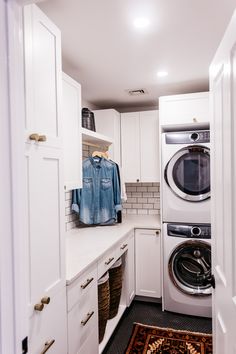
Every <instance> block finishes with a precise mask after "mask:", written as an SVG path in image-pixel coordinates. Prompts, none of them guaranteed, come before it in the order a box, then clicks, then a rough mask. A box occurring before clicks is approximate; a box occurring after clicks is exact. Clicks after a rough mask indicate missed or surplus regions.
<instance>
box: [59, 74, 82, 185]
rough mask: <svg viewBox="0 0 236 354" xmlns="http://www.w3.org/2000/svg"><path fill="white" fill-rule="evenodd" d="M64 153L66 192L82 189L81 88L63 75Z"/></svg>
mask: <svg viewBox="0 0 236 354" xmlns="http://www.w3.org/2000/svg"><path fill="white" fill-rule="evenodd" d="M62 88H63V90H62V98H63V105H62V107H63V114H62V118H63V153H64V156H63V157H64V186H65V190H71V189H77V188H81V187H82V144H81V140H82V138H81V86H80V84H78V83H77V82H75V81H74V80H72V79H71V78H70V77H69V76H68V75H65V74H63V87H62Z"/></svg>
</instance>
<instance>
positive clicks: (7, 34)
mask: <svg viewBox="0 0 236 354" xmlns="http://www.w3.org/2000/svg"><path fill="white" fill-rule="evenodd" d="M20 3H23V2H20V1H17V0H8V1H6V0H5V1H4V0H0V26H1V30H0V55H1V61H0V77H1V80H0V94H1V106H0V110H1V111H0V115H1V120H0V122H1V128H0V129H1V130H0V131H1V134H2V136H1V142H0V144H1V147H0V154H1V174H0V188H1V192H0V195H1V198H0V215H1V226H2V227H1V232H0V237H1V247H0V255H1V257H0V269H1V278H0V282H1V284H0V285H1V286H0V314H1V315H0V353H1V354H6V353H11V354H18V353H19V354H20V353H22V350H21V340H22V339H23V338H24V337H25V336H27V333H28V328H27V326H28V324H27V296H26V295H27V293H26V291H27V278H26V274H27V265H26V260H27V258H26V257H27V252H26V251H27V250H26V247H25V237H26V234H25V221H26V216H25V215H24V210H22V207H21V206H22V205H24V202H23V199H24V198H25V197H24V196H25V195H26V193H24V188H25V179H24V172H23V171H24V168H23V164H24V145H23V144H24V140H23V133H24V119H25V114H24V67H23V32H22V7H21V5H20Z"/></svg>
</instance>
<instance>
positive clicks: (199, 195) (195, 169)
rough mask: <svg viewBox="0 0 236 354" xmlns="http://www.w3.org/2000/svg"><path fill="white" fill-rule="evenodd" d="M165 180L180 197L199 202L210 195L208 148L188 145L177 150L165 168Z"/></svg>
mask: <svg viewBox="0 0 236 354" xmlns="http://www.w3.org/2000/svg"><path fill="white" fill-rule="evenodd" d="M165 180H166V182H167V184H168V185H169V186H170V188H171V189H172V191H173V192H174V193H175V194H176V195H177V196H178V197H180V198H182V199H184V200H187V201H191V202H200V201H202V200H205V199H207V198H209V197H210V149H208V148H207V147H204V146H199V145H195V146H188V147H185V148H183V149H181V150H179V151H178V152H177V153H176V154H175V155H174V156H173V157H172V158H171V160H170V161H169V162H168V164H167V166H166V168H165Z"/></svg>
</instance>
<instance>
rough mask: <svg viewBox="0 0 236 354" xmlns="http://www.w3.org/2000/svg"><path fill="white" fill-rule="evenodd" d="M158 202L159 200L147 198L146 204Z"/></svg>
mask: <svg viewBox="0 0 236 354" xmlns="http://www.w3.org/2000/svg"><path fill="white" fill-rule="evenodd" d="M158 202H160V200H159V198H148V203H158Z"/></svg>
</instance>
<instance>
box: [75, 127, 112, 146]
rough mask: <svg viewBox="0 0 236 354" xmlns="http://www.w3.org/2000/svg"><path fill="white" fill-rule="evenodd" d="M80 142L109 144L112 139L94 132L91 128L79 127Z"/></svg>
mask: <svg viewBox="0 0 236 354" xmlns="http://www.w3.org/2000/svg"><path fill="white" fill-rule="evenodd" d="M81 133H82V142H83V143H88V144H94V145H99V146H109V145H111V144H113V140H112V139H111V138H110V137H108V136H105V135H103V134H100V133H97V132H94V131H92V130H89V129H86V128H81Z"/></svg>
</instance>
